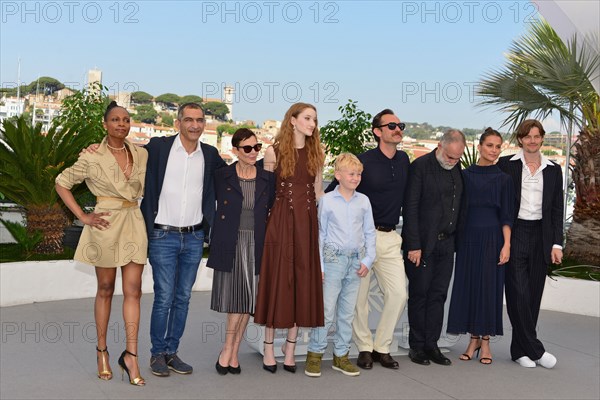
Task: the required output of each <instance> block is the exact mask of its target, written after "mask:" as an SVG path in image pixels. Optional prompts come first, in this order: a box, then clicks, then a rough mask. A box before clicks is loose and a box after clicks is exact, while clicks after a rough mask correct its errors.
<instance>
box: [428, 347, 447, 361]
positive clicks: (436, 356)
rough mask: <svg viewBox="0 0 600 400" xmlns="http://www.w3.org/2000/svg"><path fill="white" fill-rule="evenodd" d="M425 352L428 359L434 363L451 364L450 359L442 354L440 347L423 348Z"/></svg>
mask: <svg viewBox="0 0 600 400" xmlns="http://www.w3.org/2000/svg"><path fill="white" fill-rule="evenodd" d="M425 353H426V354H427V356H428V357H429V359H430V360H431V361H433V362H434V363H436V364H440V365H450V364H452V361H450V359H449V358H448V357H446V356H445V355H444V354H442V352H441V351H440V349H439V348H437V347H436V348H435V349H433V350H425Z"/></svg>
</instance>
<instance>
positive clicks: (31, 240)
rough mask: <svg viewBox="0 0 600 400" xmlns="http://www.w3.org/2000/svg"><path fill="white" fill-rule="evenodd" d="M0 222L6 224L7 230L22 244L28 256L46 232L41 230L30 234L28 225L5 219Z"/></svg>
mask: <svg viewBox="0 0 600 400" xmlns="http://www.w3.org/2000/svg"><path fill="white" fill-rule="evenodd" d="M0 222H2V225H4V227H5V228H6V230H7V231H8V232H9V233H10V234H11V235H12V237H13V238H14V239H15V240H16V242H17V244H18V245H19V246H21V249H22V251H23V252H24V253H25V255H26V256H29V255H30V254H31V253H32V252H33V249H34V248H35V246H37V244H38V243H39V242H41V241H42V239H43V238H44V234H43V233H42V232H40V231H35V232H33V233H32V234H29V232H28V231H27V227H26V226H25V225H22V224H20V223H18V222H11V221H6V220H3V219H0Z"/></svg>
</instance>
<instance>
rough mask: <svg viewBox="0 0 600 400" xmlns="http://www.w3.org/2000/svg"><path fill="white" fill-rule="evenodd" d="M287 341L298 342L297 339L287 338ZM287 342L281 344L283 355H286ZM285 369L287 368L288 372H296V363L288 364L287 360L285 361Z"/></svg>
mask: <svg viewBox="0 0 600 400" xmlns="http://www.w3.org/2000/svg"><path fill="white" fill-rule="evenodd" d="M285 341H286V342H287V343H293V344H296V340H294V341H292V340H289V339H285ZM287 343H284V344H283V346H281V352H282V353H283V355H284V356H285V347H286V346H287ZM283 369H285V370H286V371H288V372H291V373H292V374H295V373H296V364H294V365H287V364H286V363H285V362H284V363H283Z"/></svg>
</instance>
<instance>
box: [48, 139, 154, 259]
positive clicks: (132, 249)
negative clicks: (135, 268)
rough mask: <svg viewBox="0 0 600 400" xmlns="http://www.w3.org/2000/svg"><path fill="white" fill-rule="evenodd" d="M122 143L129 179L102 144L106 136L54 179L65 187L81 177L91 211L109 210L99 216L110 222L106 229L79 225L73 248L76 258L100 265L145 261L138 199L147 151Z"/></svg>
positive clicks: (143, 237)
mask: <svg viewBox="0 0 600 400" xmlns="http://www.w3.org/2000/svg"><path fill="white" fill-rule="evenodd" d="M125 144H126V146H127V147H128V148H129V150H130V151H131V154H132V156H133V171H132V173H131V176H130V177H129V179H126V178H125V175H124V174H123V172H122V171H121V169H120V168H119V165H118V164H117V161H116V160H115V158H114V156H113V155H112V153H111V152H110V150H109V149H108V148H107V147H106V138H104V140H103V141H102V143H101V144H100V147H99V148H98V150H97V151H96V153H89V152H86V153H84V154H82V155H81V156H80V157H79V159H78V160H77V162H76V163H75V164H73V166H71V167H70V168H67V169H65V170H64V171H63V172H62V173H61V174H60V175H59V176H58V177H57V178H56V183H58V184H59V185H60V186H62V187H65V188H67V189H69V190H70V189H71V188H72V187H73V186H75V185H77V184H78V183H81V182H83V181H84V180H85V183H86V184H87V186H88V188H89V189H90V191H91V192H92V193H93V194H94V195H95V196H96V198H97V203H96V207H95V212H109V213H110V215H108V216H104V217H103V218H105V219H106V220H107V221H108V222H109V223H110V226H109V227H108V228H107V229H105V230H100V229H97V228H92V227H91V226H89V225H86V226H85V227H84V228H83V232H82V234H81V238H80V239H79V244H78V245H77V250H76V251H75V257H74V259H75V260H77V261H81V262H84V263H87V264H91V265H94V266H97V267H103V268H116V267H121V266H123V265H127V264H128V263H130V262H135V263H137V264H145V263H146V255H147V251H148V238H147V235H146V228H145V225H144V219H143V217H142V212H141V211H140V207H139V200H140V199H141V197H142V196H143V194H144V182H145V178H146V162H147V161H148V153H147V152H146V149H143V148H141V147H138V146H134V145H133V144H132V143H131V142H129V141H127V140H126V141H125Z"/></svg>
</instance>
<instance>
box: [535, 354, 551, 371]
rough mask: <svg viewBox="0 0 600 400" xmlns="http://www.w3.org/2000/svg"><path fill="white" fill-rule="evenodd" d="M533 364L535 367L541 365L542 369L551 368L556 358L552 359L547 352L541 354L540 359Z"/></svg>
mask: <svg viewBox="0 0 600 400" xmlns="http://www.w3.org/2000/svg"><path fill="white" fill-rule="evenodd" d="M535 363H536V364H537V365H541V366H542V367H544V368H552V367H554V366H555V365H556V357H554V356H553V355H552V354H550V353H548V352H545V353H544V354H542V358H540V359H539V360H535Z"/></svg>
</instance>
